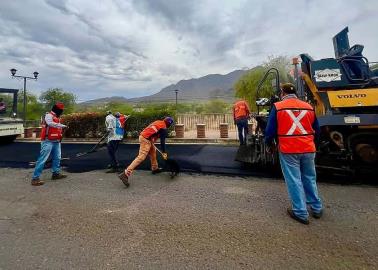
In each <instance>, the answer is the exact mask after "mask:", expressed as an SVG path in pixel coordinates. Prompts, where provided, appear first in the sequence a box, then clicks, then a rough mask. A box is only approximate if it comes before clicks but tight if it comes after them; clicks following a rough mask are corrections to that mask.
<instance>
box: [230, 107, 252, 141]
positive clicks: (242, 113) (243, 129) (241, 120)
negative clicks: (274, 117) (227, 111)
mask: <svg viewBox="0 0 378 270" xmlns="http://www.w3.org/2000/svg"><path fill="white" fill-rule="evenodd" d="M232 111H233V115H234V122H235V124H236V126H237V127H238V134H239V142H240V145H245V144H246V143H247V135H248V119H249V114H250V111H249V107H248V104H247V102H246V101H245V100H239V101H237V102H235V104H234V106H233V108H232Z"/></svg>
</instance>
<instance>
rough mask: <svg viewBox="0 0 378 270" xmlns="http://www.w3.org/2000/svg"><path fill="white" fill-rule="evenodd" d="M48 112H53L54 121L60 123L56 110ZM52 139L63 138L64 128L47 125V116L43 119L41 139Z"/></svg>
mask: <svg viewBox="0 0 378 270" xmlns="http://www.w3.org/2000/svg"><path fill="white" fill-rule="evenodd" d="M46 114H51V115H52V117H53V122H54V123H60V118H59V117H57V116H56V114H55V113H54V112H49V113H46ZM46 139H48V140H50V141H56V140H61V139H62V128H56V127H50V126H49V125H47V123H46V121H45V118H43V120H42V131H41V140H42V141H44V140H46Z"/></svg>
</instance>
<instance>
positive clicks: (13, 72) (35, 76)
mask: <svg viewBox="0 0 378 270" xmlns="http://www.w3.org/2000/svg"><path fill="white" fill-rule="evenodd" d="M10 72H11V74H12V78H21V79H23V80H24V127H26V104H27V103H26V80H37V78H38V74H39V73H38V72H37V71H34V72H33V75H34V77H28V76H20V75H16V72H17V69H15V68H12V69H11V70H10Z"/></svg>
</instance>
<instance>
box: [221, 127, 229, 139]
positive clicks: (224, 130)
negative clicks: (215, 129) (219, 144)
mask: <svg viewBox="0 0 378 270" xmlns="http://www.w3.org/2000/svg"><path fill="white" fill-rule="evenodd" d="M219 131H220V137H221V138H228V123H220V124H219Z"/></svg>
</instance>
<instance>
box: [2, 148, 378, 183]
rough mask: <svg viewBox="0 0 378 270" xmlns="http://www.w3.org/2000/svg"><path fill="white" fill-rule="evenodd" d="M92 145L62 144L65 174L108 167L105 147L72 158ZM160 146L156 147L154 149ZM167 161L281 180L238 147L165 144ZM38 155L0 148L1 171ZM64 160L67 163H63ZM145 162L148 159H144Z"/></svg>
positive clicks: (132, 153)
mask: <svg viewBox="0 0 378 270" xmlns="http://www.w3.org/2000/svg"><path fill="white" fill-rule="evenodd" d="M94 145H95V143H62V157H63V160H62V163H61V164H62V167H63V168H64V170H65V171H68V172H73V173H74V172H76V173H80V172H89V171H93V170H101V169H105V168H106V167H107V165H108V164H109V157H108V153H107V149H106V146H105V147H102V148H100V149H99V150H98V151H97V152H94V153H91V154H88V155H85V156H81V157H75V155H76V154H77V153H82V152H86V151H88V150H90V149H91V148H92V147H93V146H94ZM157 146H159V145H157ZM138 150H139V144H121V145H120V147H119V150H118V157H119V161H120V164H121V165H122V166H124V167H127V165H128V164H130V162H131V161H132V160H133V159H134V158H135V157H136V155H137V154H138ZM167 150H168V153H169V158H173V159H175V160H176V161H177V163H178V164H179V165H180V168H181V171H182V172H194V173H208V174H226V175H234V176H261V177H280V175H279V169H278V173H277V171H274V170H272V169H271V170H261V169H256V168H252V167H251V166H248V167H246V166H245V165H244V164H242V163H241V162H238V161H235V160H234V159H235V156H236V152H237V150H238V147H237V146H232V145H219V144H218V145H216V144H202V145H200V144H168V145H167ZM39 151H40V143H39V142H15V143H12V144H6V145H0V168H1V167H3V168H5V167H9V168H33V167H34V164H31V162H35V160H36V159H37V158H38V154H39ZM65 158H67V159H65ZM147 159H148V158H147ZM158 160H159V165H160V166H162V167H164V161H163V160H162V159H161V157H160V156H159V154H158ZM138 169H139V170H149V169H150V162H149V160H146V161H145V162H143V163H142V164H141V165H140V166H139V167H138ZM318 180H319V181H322V182H333V183H337V184H350V183H355V184H360V183H362V184H371V185H376V184H377V183H378V182H377V179H376V176H375V175H363V176H357V177H355V176H353V177H351V176H348V175H345V174H339V175H336V174H335V173H334V172H329V171H320V170H318Z"/></svg>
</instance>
